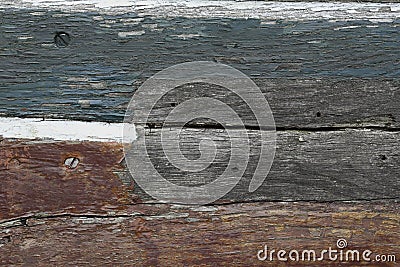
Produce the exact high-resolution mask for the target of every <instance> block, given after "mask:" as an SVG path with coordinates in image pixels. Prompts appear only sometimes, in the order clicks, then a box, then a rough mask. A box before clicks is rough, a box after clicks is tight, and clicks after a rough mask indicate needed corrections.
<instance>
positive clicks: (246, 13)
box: [0, 0, 400, 22]
mask: <svg viewBox="0 0 400 267" xmlns="http://www.w3.org/2000/svg"><path fill="white" fill-rule="evenodd" d="M0 8H45V9H48V10H63V11H66V12H87V11H97V12H99V13H106V14H110V13H111V14H114V13H136V14H137V15H138V16H154V17H189V18H204V17H206V18H210V17H214V18H223V17H229V18H256V19H260V20H263V21H270V20H278V19H288V20H300V21H306V20H316V19H328V20H345V21H351V20H364V19H365V20H369V19H371V20H376V21H377V22H387V21H393V20H395V19H398V18H400V3H372V2H362V3H360V2H356V1H354V2H340V1H337V2H317V1H316V2H308V1H305V2H276V1H232V0H222V1H213V0H194V1H183V0H163V1H159V0H142V1H132V0H119V1H113V0H75V1H72V0H18V1H15V0H3V1H0Z"/></svg>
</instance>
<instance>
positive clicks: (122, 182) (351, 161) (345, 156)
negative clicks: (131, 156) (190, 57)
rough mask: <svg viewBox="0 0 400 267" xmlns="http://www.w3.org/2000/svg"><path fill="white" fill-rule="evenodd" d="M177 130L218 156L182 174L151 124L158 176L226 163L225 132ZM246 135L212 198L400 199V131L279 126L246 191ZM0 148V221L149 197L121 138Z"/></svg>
mask: <svg viewBox="0 0 400 267" xmlns="http://www.w3.org/2000/svg"><path fill="white" fill-rule="evenodd" d="M181 136H182V140H181V144H182V145H181V147H182V149H183V154H184V155H189V156H191V157H196V155H198V154H199V151H198V150H197V149H196V148H197V146H198V141H199V140H200V138H204V137H210V138H212V139H213V140H214V141H215V142H216V144H217V147H218V152H217V156H216V159H215V160H214V161H213V163H212V164H211V165H210V166H209V167H208V168H207V169H205V170H204V171H201V172H198V173H193V174H192V173H185V172H182V171H180V170H178V169H176V168H174V167H173V166H171V163H169V162H167V161H166V159H165V156H163V152H162V147H161V146H160V145H159V143H158V141H157V137H158V133H157V131H156V130H152V133H150V134H149V138H151V139H149V141H148V142H149V144H150V145H149V146H148V151H149V155H150V158H151V159H152V161H153V163H154V166H157V170H158V171H159V172H160V173H161V175H162V176H163V177H165V178H166V179H168V180H169V181H171V182H173V183H176V184H181V185H201V184H204V183H208V182H210V181H212V180H214V179H216V178H217V177H218V175H220V174H221V172H222V171H223V170H224V169H225V168H226V166H227V162H228V161H229V153H230V151H229V146H230V142H228V141H227V139H226V133H225V132H224V131H223V130H215V129H207V130H204V129H185V130H184V131H183V132H182V134H181ZM249 136H250V148H251V150H250V161H249V164H248V167H247V169H246V172H245V174H244V176H243V178H242V179H241V180H240V182H239V183H238V184H237V186H236V187H235V188H234V189H233V190H232V191H231V192H230V193H228V194H227V195H226V196H225V197H223V198H222V199H221V200H219V201H218V202H217V203H232V202H251V201H300V200H302V201H339V200H342V201H343V200H374V199H398V198H399V194H398V192H399V190H400V183H399V180H398V174H399V173H400V171H399V161H400V158H399V153H398V149H397V148H398V147H399V145H400V144H399V140H400V138H399V133H398V132H381V131H367V130H364V131H359V130H348V131H327V132H304V131H285V132H279V133H278V140H277V151H276V156H275V160H274V163H273V166H272V169H271V171H270V173H269V174H268V176H267V179H266V180H265V181H264V183H263V185H262V186H261V187H260V188H259V189H258V190H256V191H255V192H253V193H249V192H248V184H249V182H250V179H251V178H252V174H253V172H254V168H255V167H256V165H257V163H258V155H259V151H258V150H259V142H260V140H259V139H258V137H257V136H258V131H249ZM146 142H147V141H146ZM0 153H1V157H0V163H1V164H0V166H1V172H0V178H1V181H2V186H1V188H0V190H1V192H0V195H1V196H2V197H1V198H0V201H1V205H0V207H1V219H2V220H6V219H10V218H13V217H20V216H26V215H27V214H31V213H41V212H44V213H46V212H51V213H64V212H71V211H74V212H75V213H85V212H95V213H99V212H101V213H104V214H107V212H115V211H118V210H124V209H126V208H127V205H128V204H135V203H136V204H137V203H142V202H154V200H152V199H151V198H150V197H149V196H148V195H147V194H146V193H144V192H143V191H142V190H141V189H140V188H138V187H137V186H135V185H134V182H133V179H132V177H131V176H130V175H129V172H128V171H127V170H125V169H124V167H123V163H122V162H121V161H122V159H123V157H124V155H123V151H122V145H121V144H118V143H96V142H76V143H74V142H49V141H45V142H43V141H42V142H40V141H28V142H26V141H9V140H3V141H2V144H1V152H0ZM72 156H74V157H77V158H78V159H79V160H80V163H79V165H78V166H77V168H75V169H68V167H67V166H65V165H64V161H65V159H66V158H68V157H72ZM227 157H228V158H227ZM259 164H265V163H263V162H260V163H259Z"/></svg>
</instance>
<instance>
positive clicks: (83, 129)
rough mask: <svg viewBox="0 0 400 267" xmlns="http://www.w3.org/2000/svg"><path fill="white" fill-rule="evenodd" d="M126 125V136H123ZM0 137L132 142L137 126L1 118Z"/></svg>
mask: <svg viewBox="0 0 400 267" xmlns="http://www.w3.org/2000/svg"><path fill="white" fill-rule="evenodd" d="M124 126H125V131H126V132H125V133H127V134H126V135H125V136H123V132H124ZM0 136H3V138H19V139H52V140H57V141H99V142H120V143H122V142H123V138H124V142H132V141H133V140H135V139H136V130H135V126H134V125H133V124H132V125H131V124H124V123H104V122H83V121H65V120H42V119H21V118H0Z"/></svg>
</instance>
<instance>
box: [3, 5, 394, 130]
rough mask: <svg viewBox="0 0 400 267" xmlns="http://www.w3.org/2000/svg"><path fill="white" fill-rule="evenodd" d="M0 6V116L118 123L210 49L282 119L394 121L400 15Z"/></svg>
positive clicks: (210, 56) (286, 122)
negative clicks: (151, 80) (165, 75)
mask: <svg viewBox="0 0 400 267" xmlns="http://www.w3.org/2000/svg"><path fill="white" fill-rule="evenodd" d="M0 13H1V21H2V23H1V25H0V36H1V39H0V115H1V116H18V117H27V116H30V117H45V118H67V119H79V120H98V121H110V122H111V121H112V122H121V121H122V120H123V116H124V112H125V107H126V105H127V103H128V101H129V99H130V98H131V96H132V94H133V92H134V90H135V89H136V88H137V87H138V86H140V84H141V83H142V82H143V81H144V79H146V78H147V77H150V76H151V75H153V74H154V73H156V72H157V71H159V70H162V69H164V68H166V67H169V66H172V65H174V64H177V63H182V62H188V61H195V60H211V61H217V62H221V63H225V64H228V65H230V66H232V67H235V68H237V69H239V70H241V71H243V72H244V73H245V74H247V75H249V76H250V77H251V78H253V79H254V80H255V82H256V83H257V84H259V86H260V87H261V89H262V90H263V91H264V92H265V94H266V96H267V97H269V98H270V99H269V100H270V105H271V107H272V110H273V112H274V115H275V117H276V119H277V126H278V127H300V128H301V127H314V126H318V125H320V126H321V127H331V126H340V127H342V126H343V125H349V124H350V125H353V126H354V125H360V122H361V126H365V125H370V126H377V127H381V126H385V127H398V124H397V122H398V121H399V120H398V110H399V108H398V104H397V103H398V100H399V93H398V88H399V83H398V78H399V77H400V63H399V62H400V31H399V30H398V28H399V26H400V20H398V19H397V20H393V21H388V22H374V21H370V20H350V21H343V20H341V21H340V20H339V21H329V20H309V21H291V20H289V19H287V20H272V21H265V20H260V19H242V18H212V17H210V18H184V17H171V18H162V17H151V16H141V15H138V14H136V13H123V14H104V13H99V12H96V11H87V12H67V11H56V10H46V9H12V8H3V9H2V10H0ZM59 31H64V32H66V33H68V34H69V35H70V37H71V40H70V43H69V45H68V46H67V47H57V46H56V45H55V43H54V37H55V34H56V32H59ZM313 86H314V88H312V87H313ZM293 88H296V90H294V89H293ZM318 90H322V91H321V92H324V93H321V94H318ZM312 91H315V93H312ZM303 92H304V94H303ZM302 94H303V95H307V96H310V94H313V95H314V96H313V97H311V98H309V97H301V95H302ZM293 95H297V96H298V97H297V98H294V97H291V96H293ZM317 95H318V97H317ZM353 96H354V98H353V100H349V97H350V98H352V97H353ZM335 106H336V107H338V109H337V110H335V108H334V107H335ZM318 112H320V113H321V114H322V116H321V118H322V119H321V118H316V114H317V113H318ZM366 121H367V122H368V121H369V124H368V123H367V124H365V123H364V122H366ZM363 123H364V124H363ZM388 123H389V124H388ZM250 125H251V123H250Z"/></svg>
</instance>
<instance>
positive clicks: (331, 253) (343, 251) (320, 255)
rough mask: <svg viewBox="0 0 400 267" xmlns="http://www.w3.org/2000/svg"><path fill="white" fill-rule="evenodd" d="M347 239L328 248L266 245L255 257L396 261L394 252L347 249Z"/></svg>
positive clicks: (259, 258) (297, 260)
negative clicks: (292, 247) (289, 247)
mask: <svg viewBox="0 0 400 267" xmlns="http://www.w3.org/2000/svg"><path fill="white" fill-rule="evenodd" d="M347 246H348V244H347V240H346V239H344V238H339V239H338V240H337V241H336V248H335V247H329V248H328V249H322V250H315V249H304V250H297V249H291V250H286V249H271V248H269V247H268V246H267V245H264V248H263V249H261V250H259V251H258V253H257V259H258V260H259V261H271V262H272V261H276V260H278V261H283V262H287V261H293V262H300V261H303V262H304V261H310V262H315V261H339V262H361V261H363V262H396V255H395V254H377V253H374V252H373V251H371V250H369V249H365V250H357V249H349V248H348V247H347Z"/></svg>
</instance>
